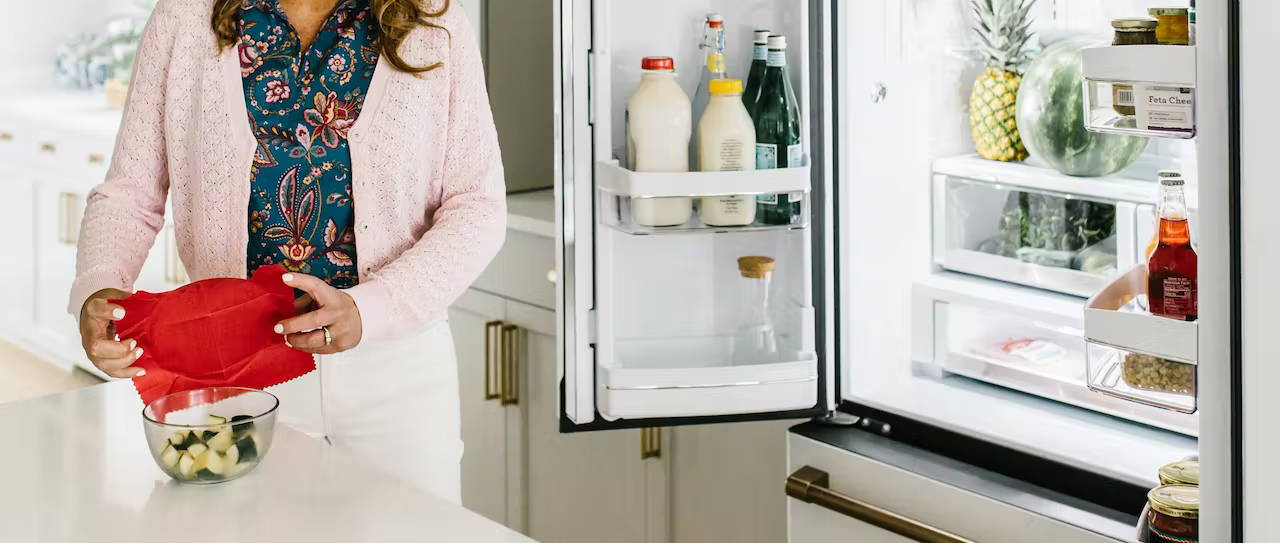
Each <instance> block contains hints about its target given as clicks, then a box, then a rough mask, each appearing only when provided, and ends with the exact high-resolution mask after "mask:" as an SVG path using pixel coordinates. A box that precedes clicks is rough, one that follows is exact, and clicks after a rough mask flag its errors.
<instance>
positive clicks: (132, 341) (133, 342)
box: [129, 339, 138, 349]
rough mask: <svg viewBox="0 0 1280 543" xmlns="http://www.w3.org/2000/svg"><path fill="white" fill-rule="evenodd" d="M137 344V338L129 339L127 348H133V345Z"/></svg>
mask: <svg viewBox="0 0 1280 543" xmlns="http://www.w3.org/2000/svg"><path fill="white" fill-rule="evenodd" d="M137 346H138V340H136V339H131V340H129V349H133V348H134V347H137Z"/></svg>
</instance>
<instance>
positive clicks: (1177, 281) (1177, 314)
mask: <svg viewBox="0 0 1280 543" xmlns="http://www.w3.org/2000/svg"><path fill="white" fill-rule="evenodd" d="M1183 184H1184V181H1183V180H1182V178H1180V177H1164V178H1162V179H1160V231H1159V234H1158V235H1159V236H1160V242H1159V243H1158V244H1157V245H1156V250H1155V252H1153V253H1151V259H1150V260H1148V261H1147V300H1148V305H1149V307H1150V308H1151V314H1152V315H1159V316H1161V317H1168V318H1171V319H1178V320H1187V321H1193V320H1196V317H1197V316H1198V315H1199V307H1198V303H1197V298H1198V290H1199V289H1198V287H1197V285H1196V251H1195V249H1192V248H1191V229H1190V227H1189V226H1188V225H1187V202H1186V198H1185V197H1184V196H1183V192H1182V187H1183Z"/></svg>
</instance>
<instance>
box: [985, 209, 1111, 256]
mask: <svg viewBox="0 0 1280 543" xmlns="http://www.w3.org/2000/svg"><path fill="white" fill-rule="evenodd" d="M1115 222H1116V208H1115V206H1114V205H1112V204H1105V203H1099V202H1093V201H1089V200H1080V199H1075V198H1066V197H1063V196H1052V195H1048V194H1040V193H1034V192H1022V191H1016V192H1011V193H1009V196H1008V197H1007V199H1006V200H1005V205H1004V209H1003V211H1002V212H1001V214H1000V218H999V223H998V226H997V229H996V236H995V237H994V238H992V239H990V240H987V241H986V242H984V243H983V244H981V245H980V246H979V247H978V250H980V251H983V252H987V253H991V254H996V255H1000V256H1005V257H1008V258H1017V259H1019V260H1022V261H1023V262H1029V263H1033V264H1039V265H1042V266H1053V267H1059V268H1076V269H1079V268H1077V267H1076V266H1075V264H1076V261H1077V256H1078V255H1077V253H1078V252H1079V251H1081V250H1082V249H1085V248H1088V247H1090V246H1093V245H1095V244H1098V243H1100V242H1102V241H1103V240H1105V239H1107V238H1108V237H1111V236H1112V235H1113V234H1114V233H1115ZM1094 265H1097V263H1096V262H1095V263H1094Z"/></svg>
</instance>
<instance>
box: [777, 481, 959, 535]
mask: <svg viewBox="0 0 1280 543" xmlns="http://www.w3.org/2000/svg"><path fill="white" fill-rule="evenodd" d="M787 495H788V496H791V497H792V498H795V499H797V500H800V501H803V502H806V503H812V504H814V505H817V506H820V507H824V508H826V509H830V510H832V511H835V512H837V513H840V514H842V515H846V516H850V517H853V518H855V519H857V520H860V521H862V522H865V523H867V524H870V525H872V526H875V527H877V528H880V529H882V530H886V531H889V532H893V533H895V534H898V535H900V536H902V537H905V538H907V539H911V540H913V541H920V542H922V543H974V542H973V540H971V539H965V538H963V537H960V536H958V535H955V534H953V533H951V532H947V531H944V530H940V529H938V528H934V527H933V526H929V525H928V524H924V523H921V522H919V521H915V520H912V519H909V518H907V517H904V516H902V515H899V514H897V513H894V512H892V511H887V510H885V509H881V508H879V507H876V506H874V505H871V504H869V503H866V502H863V501H861V500H856V499H853V498H851V497H849V496H845V495H844V494H841V493H839V492H836V491H834V490H831V477H830V476H829V475H828V474H827V472H825V471H822V470H820V469H818V468H814V467H811V466H804V467H802V468H800V469H798V470H796V472H795V473H792V474H791V476H790V477H787Z"/></svg>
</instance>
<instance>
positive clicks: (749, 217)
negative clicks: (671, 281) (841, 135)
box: [596, 161, 810, 234]
mask: <svg viewBox="0 0 1280 543" xmlns="http://www.w3.org/2000/svg"><path fill="white" fill-rule="evenodd" d="M809 175H810V170H809V167H808V166H802V167H798V168H779V169H772V170H755V171H748V172H680V173H661V172H634V171H631V170H628V169H626V168H623V167H622V166H621V165H619V164H618V162H617V161H607V162H599V163H597V164H596V187H597V189H598V190H599V192H600V198H599V212H600V221H601V222H602V223H604V224H606V225H608V226H610V227H613V228H616V229H618V230H620V231H623V232H626V233H629V234H663V233H676V232H699V231H702V232H737V231H759V230H778V229H782V230H789V229H797V228H805V227H807V226H808V225H809V213H810V212H809V186H810V180H809Z"/></svg>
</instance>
